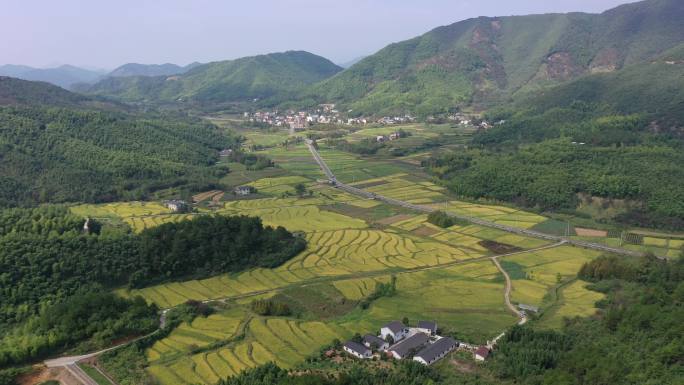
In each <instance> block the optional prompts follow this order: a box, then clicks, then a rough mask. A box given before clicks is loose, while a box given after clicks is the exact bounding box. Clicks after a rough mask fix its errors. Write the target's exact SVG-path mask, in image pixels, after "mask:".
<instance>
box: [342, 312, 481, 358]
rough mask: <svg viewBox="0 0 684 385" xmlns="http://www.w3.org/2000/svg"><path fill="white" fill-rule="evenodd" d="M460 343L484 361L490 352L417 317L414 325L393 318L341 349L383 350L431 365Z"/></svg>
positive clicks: (359, 354) (368, 354) (360, 354)
mask: <svg viewBox="0 0 684 385" xmlns="http://www.w3.org/2000/svg"><path fill="white" fill-rule="evenodd" d="M459 347H464V348H468V349H471V350H473V349H474V357H475V359H476V360H478V361H484V360H485V359H486V358H487V356H488V355H489V348H487V347H484V346H481V347H477V348H474V347H471V346H470V345H468V344H464V343H461V342H458V341H456V340H454V339H453V338H451V337H442V336H440V335H438V334H437V323H435V322H431V321H420V322H418V324H417V325H416V326H415V327H409V326H406V325H404V324H403V323H401V322H399V321H393V322H390V323H388V324H387V325H385V326H383V327H382V328H381V329H380V334H379V335H377V336H376V335H372V334H367V335H365V336H364V337H363V340H362V341H361V342H357V341H347V342H346V343H345V344H344V346H343V349H344V351H345V352H347V353H348V354H350V355H352V356H354V357H356V358H360V359H370V358H373V357H375V356H380V355H382V354H385V355H386V356H388V357H392V358H394V359H396V360H404V359H412V360H414V361H416V362H420V363H421V364H423V365H432V364H433V363H435V362H437V361H439V360H440V359H442V358H444V357H445V356H446V355H447V354H449V353H450V352H452V351H454V350H455V349H457V348H459Z"/></svg>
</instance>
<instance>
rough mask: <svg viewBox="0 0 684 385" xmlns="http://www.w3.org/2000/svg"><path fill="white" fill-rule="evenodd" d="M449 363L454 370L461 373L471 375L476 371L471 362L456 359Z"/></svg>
mask: <svg viewBox="0 0 684 385" xmlns="http://www.w3.org/2000/svg"><path fill="white" fill-rule="evenodd" d="M450 362H451V364H452V365H453V366H454V368H456V370H458V371H459V372H461V373H473V372H475V371H476V370H477V366H475V363H473V362H468V361H463V360H458V359H453V360H451V361H450Z"/></svg>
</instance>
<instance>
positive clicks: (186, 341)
mask: <svg viewBox="0 0 684 385" xmlns="http://www.w3.org/2000/svg"><path fill="white" fill-rule="evenodd" d="M244 317H245V313H244V311H242V310H241V309H239V308H234V309H230V310H229V311H225V312H221V313H218V314H212V315H210V316H208V317H206V318H204V317H197V318H195V320H193V322H192V324H187V323H183V324H181V325H180V326H179V327H177V328H176V329H174V330H173V332H171V334H169V335H168V336H167V337H166V338H163V339H161V340H159V341H157V342H155V344H154V345H152V347H151V348H149V349H148V350H147V351H146V357H147V359H148V361H149V362H154V361H156V360H159V359H162V358H165V357H167V356H168V355H169V354H176V353H179V352H181V353H182V352H185V353H187V352H189V351H190V350H192V349H195V348H199V347H204V346H207V345H210V344H212V343H214V342H216V341H220V340H226V339H229V338H230V337H232V336H233V335H234V334H235V333H236V331H237V329H238V326H239V325H240V323H241V322H242V320H243V318H244Z"/></svg>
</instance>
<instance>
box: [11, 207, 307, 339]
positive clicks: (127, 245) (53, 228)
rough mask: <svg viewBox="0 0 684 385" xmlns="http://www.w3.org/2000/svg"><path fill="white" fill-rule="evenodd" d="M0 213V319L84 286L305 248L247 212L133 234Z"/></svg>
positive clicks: (244, 264) (140, 281) (160, 276)
mask: <svg viewBox="0 0 684 385" xmlns="http://www.w3.org/2000/svg"><path fill="white" fill-rule="evenodd" d="M0 218H2V219H0V224H3V225H2V227H0V229H2V231H3V232H2V233H0V325H2V324H8V323H16V322H20V321H23V320H25V319H27V318H29V317H30V316H32V315H34V314H36V313H37V312H38V310H39V309H40V308H41V306H42V305H43V304H49V303H54V302H58V301H61V300H64V299H65V298H67V297H69V296H71V295H73V294H75V293H77V292H79V290H84V289H86V288H90V289H92V290H99V288H100V287H102V286H104V287H109V288H111V287H114V286H118V285H124V284H128V285H130V286H135V287H140V286H145V285H149V284H152V283H155V282H160V281H164V280H169V279H173V278H181V277H207V276H210V275H215V274H219V273H224V272H229V271H239V270H243V269H247V268H251V267H275V266H278V265H280V264H282V263H283V262H284V261H286V260H288V259H289V258H291V257H293V256H294V255H296V254H297V253H299V252H300V251H301V250H302V249H303V248H304V247H305V241H304V240H303V239H301V238H297V237H294V236H293V235H292V234H291V233H289V232H287V230H285V229H283V228H281V227H279V228H277V229H273V228H271V227H264V226H262V224H261V220H260V219H258V218H251V217H222V216H203V217H199V218H197V219H194V220H191V221H185V222H179V223H168V224H164V225H162V226H159V227H156V228H152V229H148V230H145V231H143V232H142V233H140V234H138V235H132V234H120V235H106V234H103V235H98V234H82V233H81V232H80V231H79V230H78V228H79V227H80V226H77V225H76V224H77V223H79V222H78V219H77V218H75V217H73V216H72V215H70V214H69V212H68V209H67V208H54V207H53V208H36V209H12V210H7V211H2V212H0ZM15 221H16V225H12V224H11V223H15ZM80 222H81V223H82V220H81V221H80Z"/></svg>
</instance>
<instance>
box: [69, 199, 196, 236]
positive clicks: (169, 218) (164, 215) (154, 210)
mask: <svg viewBox="0 0 684 385" xmlns="http://www.w3.org/2000/svg"><path fill="white" fill-rule="evenodd" d="M71 212H73V213H74V214H76V215H80V216H83V217H90V218H118V219H120V220H122V221H123V222H125V223H127V224H128V225H129V226H130V227H131V229H133V231H134V232H136V233H138V232H141V231H143V230H145V229H147V228H150V227H154V226H159V225H161V224H164V223H168V222H180V221H184V220H186V219H192V218H193V217H194V215H193V214H175V213H173V212H172V211H171V210H170V209H168V208H166V207H165V206H164V205H162V204H161V203H159V202H118V203H107V204H101V205H92V204H87V205H79V206H74V207H72V208H71Z"/></svg>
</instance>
